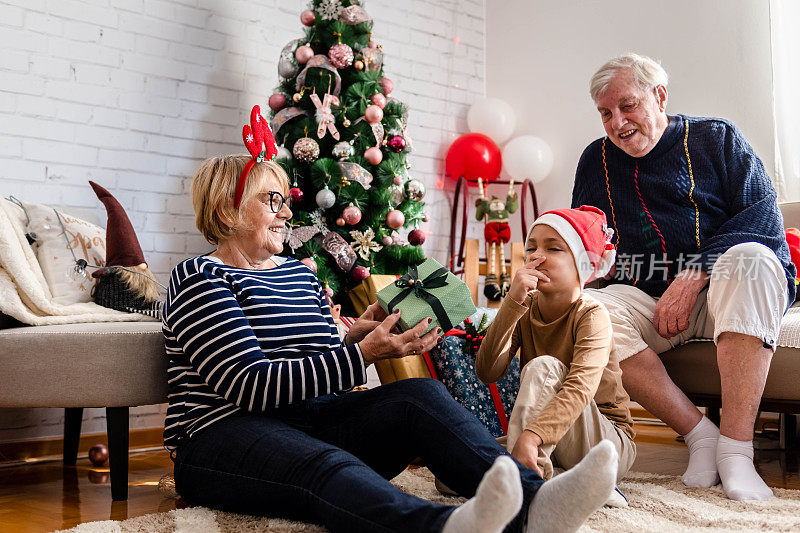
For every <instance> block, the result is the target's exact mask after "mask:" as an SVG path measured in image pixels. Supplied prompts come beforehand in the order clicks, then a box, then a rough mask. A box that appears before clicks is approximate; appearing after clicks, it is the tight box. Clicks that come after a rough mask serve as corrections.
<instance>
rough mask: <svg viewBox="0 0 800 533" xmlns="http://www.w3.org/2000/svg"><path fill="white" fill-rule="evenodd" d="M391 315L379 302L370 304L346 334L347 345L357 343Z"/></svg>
mask: <svg viewBox="0 0 800 533" xmlns="http://www.w3.org/2000/svg"><path fill="white" fill-rule="evenodd" d="M387 316H389V315H387V314H386V312H385V311H384V310H383V308H382V307H381V306H380V304H379V303H378V302H375V303H373V304H370V305H369V307H367V309H366V310H365V311H364V313H362V315H361V316H360V317H358V320H356V321H355V323H354V324H353V326H352V327H351V328H350V331H348V332H347V335H345V338H344V343H345V345H351V344H357V343H359V342H361V341H362V340H364V337H366V336H367V335H369V333H370V332H371V331H372V330H374V329H375V328H377V327H378V326H379V325H380V323H381V322H383V321H384V320H385V319H386V317H387Z"/></svg>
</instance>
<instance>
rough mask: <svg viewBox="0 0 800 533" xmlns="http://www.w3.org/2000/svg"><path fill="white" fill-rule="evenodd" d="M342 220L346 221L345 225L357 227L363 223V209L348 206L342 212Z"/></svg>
mask: <svg viewBox="0 0 800 533" xmlns="http://www.w3.org/2000/svg"><path fill="white" fill-rule="evenodd" d="M342 218H343V219H344V221H345V224H348V225H350V226H355V225H356V224H358V223H359V222H361V209H359V208H357V207H356V206H354V205H348V206H347V207H345V208H344V211H342Z"/></svg>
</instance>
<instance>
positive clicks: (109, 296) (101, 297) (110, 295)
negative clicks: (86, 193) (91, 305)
mask: <svg viewBox="0 0 800 533" xmlns="http://www.w3.org/2000/svg"><path fill="white" fill-rule="evenodd" d="M89 184H90V185H91V186H92V189H94V192H95V194H96V195H97V197H98V198H99V199H100V201H101V202H103V205H105V206H106V212H107V213H108V221H107V223H106V263H105V267H103V268H101V269H98V270H95V271H94V272H93V273H92V276H94V277H96V278H99V282H98V283H97V287H96V289H95V293H94V301H95V303H97V304H98V305H102V306H103V307H110V308H111V309H116V310H117V311H125V312H129V313H143V314H146V315H150V316H153V317H156V318H160V308H161V305H160V304H161V302H160V301H159V298H158V283H157V282H156V280H155V276H154V275H153V273H152V272H151V271H150V269H149V268H147V263H146V262H145V260H144V254H143V253H142V247H141V246H140V245H139V240H138V239H137V238H136V232H135V231H134V230H133V225H132V224H131V221H130V220H129V219H128V215H127V214H126V213H125V209H123V208H122V205H120V203H119V202H118V201H117V199H116V198H114V197H113V196H112V195H111V193H110V192H108V191H107V190H105V189H104V188H103V187H101V186H100V185H98V184H96V183H94V182H93V181H90V182H89Z"/></svg>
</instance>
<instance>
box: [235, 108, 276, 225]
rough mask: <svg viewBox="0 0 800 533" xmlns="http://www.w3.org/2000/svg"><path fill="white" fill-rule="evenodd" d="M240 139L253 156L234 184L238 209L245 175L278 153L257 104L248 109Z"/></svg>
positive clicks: (245, 178) (270, 131)
mask: <svg viewBox="0 0 800 533" xmlns="http://www.w3.org/2000/svg"><path fill="white" fill-rule="evenodd" d="M242 139H244V145H245V146H246V147H247V151H248V152H250V155H252V156H253V157H252V159H250V161H248V162H247V164H246V165H245V166H244V169H243V170H242V175H241V176H239V182H238V183H237V184H236V195H235V196H234V197H233V207H234V209H239V203H240V202H241V201H242V193H243V192H244V184H245V182H247V175H248V174H250V170H252V168H253V166H254V165H255V164H256V163H261V162H262V161H270V160H272V159H275V157H276V156H277V155H278V145H276V144H275V138H274V137H273V136H272V130H270V129H269V124H267V121H266V120H264V117H262V116H261V108H260V107H258V106H257V105H254V106H253V110H252V111H250V124H245V125H244V127H243V128H242Z"/></svg>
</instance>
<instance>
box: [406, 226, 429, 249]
mask: <svg viewBox="0 0 800 533" xmlns="http://www.w3.org/2000/svg"><path fill="white" fill-rule="evenodd" d="M408 242H409V244H412V245H414V246H420V245H421V244H424V243H425V232H424V231H422V230H421V229H419V228H417V229H414V230H411V231H410V232H409V233H408Z"/></svg>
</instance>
